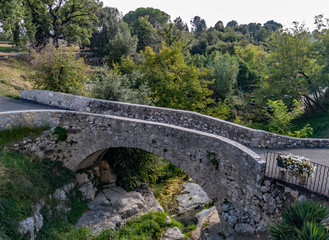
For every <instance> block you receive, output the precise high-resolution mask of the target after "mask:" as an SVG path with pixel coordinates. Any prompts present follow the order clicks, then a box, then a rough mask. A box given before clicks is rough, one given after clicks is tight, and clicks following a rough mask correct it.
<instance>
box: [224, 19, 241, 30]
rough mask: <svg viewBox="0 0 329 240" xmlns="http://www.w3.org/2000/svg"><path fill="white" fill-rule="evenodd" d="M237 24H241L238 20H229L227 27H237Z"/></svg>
mask: <svg viewBox="0 0 329 240" xmlns="http://www.w3.org/2000/svg"><path fill="white" fill-rule="evenodd" d="M237 26H239V24H238V22H237V21H235V20H232V21H229V22H228V23H227V24H226V27H227V28H228V27H231V28H235V27H237Z"/></svg>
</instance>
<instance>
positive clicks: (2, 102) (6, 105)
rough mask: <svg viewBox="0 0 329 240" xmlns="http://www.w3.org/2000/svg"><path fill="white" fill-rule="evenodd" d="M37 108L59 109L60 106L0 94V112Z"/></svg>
mask: <svg viewBox="0 0 329 240" xmlns="http://www.w3.org/2000/svg"><path fill="white" fill-rule="evenodd" d="M39 109H60V108H58V107H52V106H48V105H45V104H40V103H36V102H32V101H29V100H25V99H16V98H7V97H2V96H0V112H9V111H22V110H39Z"/></svg>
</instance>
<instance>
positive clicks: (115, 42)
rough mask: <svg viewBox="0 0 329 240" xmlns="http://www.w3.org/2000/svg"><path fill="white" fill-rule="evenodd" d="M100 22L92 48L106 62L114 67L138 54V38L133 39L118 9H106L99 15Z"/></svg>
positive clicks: (94, 35)
mask: <svg viewBox="0 0 329 240" xmlns="http://www.w3.org/2000/svg"><path fill="white" fill-rule="evenodd" d="M97 16H98V22H97V23H96V24H95V30H94V33H93V35H92V38H91V39H90V47H91V48H92V49H93V50H94V51H96V52H97V54H98V55H99V56H100V57H105V56H106V59H105V62H107V63H108V64H109V65H112V64H113V63H115V62H120V59H121V57H122V56H125V57H128V56H130V55H132V54H133V53H135V52H136V47H137V38H136V37H132V36H131V34H130V30H129V28H128V25H127V24H126V23H125V22H123V20H122V19H120V13H119V11H118V9H116V8H110V7H104V8H102V9H101V10H100V11H99V12H98V13H97Z"/></svg>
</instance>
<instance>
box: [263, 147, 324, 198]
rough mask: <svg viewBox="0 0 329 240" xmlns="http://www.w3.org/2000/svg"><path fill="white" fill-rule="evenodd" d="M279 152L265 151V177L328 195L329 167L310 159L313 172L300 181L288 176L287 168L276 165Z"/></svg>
mask: <svg viewBox="0 0 329 240" xmlns="http://www.w3.org/2000/svg"><path fill="white" fill-rule="evenodd" d="M280 154H281V153H279V152H271V151H267V152H266V154H265V159H266V171H265V176H266V177H269V178H273V179H278V180H281V181H284V182H287V183H290V184H294V185H298V186H300V187H303V188H306V189H308V190H309V191H311V192H316V193H319V194H322V195H325V196H329V184H328V181H329V167H327V166H325V165H322V164H318V163H315V162H312V161H311V162H312V164H313V166H314V167H315V172H314V173H313V176H312V177H306V178H305V181H304V180H303V181H300V180H298V179H297V178H295V177H292V176H290V175H289V174H288V172H287V169H285V168H281V167H279V166H278V164H277V160H276V158H277V157H278V155H280Z"/></svg>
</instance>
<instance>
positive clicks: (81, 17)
mask: <svg viewBox="0 0 329 240" xmlns="http://www.w3.org/2000/svg"><path fill="white" fill-rule="evenodd" d="M6 1H9V0H6ZM12 1H13V0H12ZM17 1H18V0H17ZM18 5H19V6H21V7H22V9H23V11H24V14H23V15H21V16H22V19H20V21H23V22H24V27H25V28H26V32H28V33H29V34H30V35H29V37H30V41H31V42H32V45H33V46H34V47H41V46H45V45H46V44H48V43H49V38H52V40H53V44H54V46H56V47H58V40H59V38H65V39H66V40H68V41H74V42H76V43H78V44H82V43H87V42H88V41H89V38H90V36H91V34H92V23H93V22H94V21H96V20H97V18H96V15H95V13H96V11H97V9H98V7H99V3H98V2H97V0H50V1H44V0H19V2H18Z"/></svg>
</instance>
